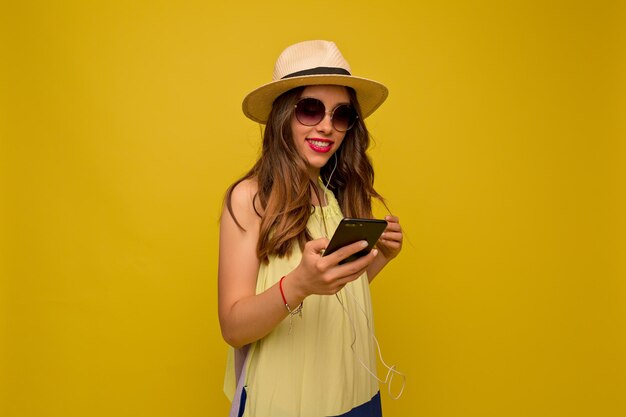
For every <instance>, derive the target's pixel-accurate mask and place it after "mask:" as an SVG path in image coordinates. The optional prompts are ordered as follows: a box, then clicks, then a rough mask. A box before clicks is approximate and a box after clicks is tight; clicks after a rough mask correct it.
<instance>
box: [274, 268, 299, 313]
mask: <svg viewBox="0 0 626 417" xmlns="http://www.w3.org/2000/svg"><path fill="white" fill-rule="evenodd" d="M285 277H286V275H283V277H282V278H281V279H280V281H278V287H279V288H280V296H281V297H283V303H284V304H285V307H286V308H287V311H288V312H289V314H290V315H292V316H293V315H295V314H298V313H299V314H300V317H302V303H300V305H299V306H298V307H296V308H295V309H294V310H292V309H291V307H289V303H288V302H287V298H286V297H285V292H284V291H283V280H284V279H285Z"/></svg>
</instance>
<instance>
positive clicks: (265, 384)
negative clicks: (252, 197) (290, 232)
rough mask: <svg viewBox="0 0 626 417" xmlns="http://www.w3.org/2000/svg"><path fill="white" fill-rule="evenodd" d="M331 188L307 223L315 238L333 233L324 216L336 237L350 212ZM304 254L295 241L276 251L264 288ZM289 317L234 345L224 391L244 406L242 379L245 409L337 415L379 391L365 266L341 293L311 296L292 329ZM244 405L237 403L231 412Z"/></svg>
mask: <svg viewBox="0 0 626 417" xmlns="http://www.w3.org/2000/svg"><path fill="white" fill-rule="evenodd" d="M325 193H326V198H327V201H328V205H327V206H326V207H323V208H320V207H315V208H314V210H313V212H312V214H311V217H310V218H309V221H308V224H307V228H308V230H309V232H310V233H311V235H312V237H313V238H314V239H317V238H320V237H325V236H326V231H325V228H324V221H325V222H326V228H327V229H328V234H329V235H328V236H326V237H328V238H330V237H331V236H332V234H333V233H334V231H335V229H336V228H337V225H338V224H339V222H340V221H341V219H342V218H343V214H342V213H341V209H340V208H339V204H338V203H337V200H336V199H335V197H334V195H333V193H332V192H331V191H329V190H325ZM301 256H302V253H301V251H300V248H298V247H296V248H295V249H294V250H293V252H292V253H291V255H290V256H288V257H284V258H278V257H270V259H269V263H267V264H265V263H262V264H261V266H260V268H259V273H258V276H257V285H256V292H257V294H258V293H261V292H263V291H265V290H266V289H267V288H269V287H271V286H272V285H274V284H276V283H277V282H278V281H279V280H280V278H281V277H283V276H284V275H286V274H288V273H289V272H291V271H292V270H293V269H294V268H296V266H298V264H299V263H300V258H301ZM279 301H281V300H279ZM342 304H343V306H342ZM289 320H290V317H289V316H287V317H286V318H285V319H284V320H283V321H282V322H281V323H280V324H279V325H278V326H276V328H274V330H273V331H272V332H271V333H270V334H268V335H267V336H265V337H264V338H262V339H260V340H258V341H256V342H254V343H252V344H250V345H248V346H245V347H244V348H241V349H233V348H232V347H230V348H229V355H228V363H227V368H226V377H225V381H224V391H225V393H226V395H227V396H228V398H229V399H230V400H231V401H233V406H235V405H236V403H237V407H234V408H237V410H238V403H239V402H240V401H241V389H242V387H243V389H244V390H245V412H244V413H243V416H252V417H295V416H301V417H320V416H334V415H340V414H343V413H346V412H348V411H349V410H351V409H352V408H354V407H356V406H359V405H361V404H364V403H366V402H368V401H369V400H370V399H372V397H373V396H374V395H376V393H377V392H378V383H377V381H376V380H375V379H374V377H373V376H372V375H370V373H369V372H368V370H367V369H366V367H367V368H369V370H370V371H371V372H373V373H374V374H376V352H375V346H374V342H373V339H372V333H373V331H374V329H373V326H374V323H373V317H372V305H371V297H370V288H369V282H368V279H367V275H366V274H363V275H361V276H360V277H359V278H358V279H357V280H355V281H353V282H351V283H349V284H348V285H346V286H345V287H344V288H343V289H342V290H341V291H340V292H339V293H338V294H337V295H336V296H335V295H332V296H328V295H311V296H309V297H307V298H306V299H305V300H304V304H303V310H302V317H301V318H300V317H299V316H293V317H292V320H293V327H292V330H291V333H289ZM370 329H371V331H370ZM237 388H239V389H238V390H237ZM238 413H239V411H232V410H231V415H232V416H237V415H238Z"/></svg>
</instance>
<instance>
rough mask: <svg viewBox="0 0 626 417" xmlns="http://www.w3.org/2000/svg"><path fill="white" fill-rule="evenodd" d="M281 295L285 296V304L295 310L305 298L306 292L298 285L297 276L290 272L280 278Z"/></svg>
mask: <svg viewBox="0 0 626 417" xmlns="http://www.w3.org/2000/svg"><path fill="white" fill-rule="evenodd" d="M281 291H282V294H283V295H284V296H285V299H286V301H287V304H289V306H290V307H291V308H295V307H296V306H298V305H299V304H301V303H302V301H304V299H305V298H306V297H307V294H306V292H305V291H304V289H303V288H302V286H301V285H300V280H299V278H298V274H297V273H295V271H292V272H290V273H288V274H287V275H285V276H284V277H283V278H282V288H281Z"/></svg>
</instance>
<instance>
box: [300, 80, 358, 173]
mask: <svg viewBox="0 0 626 417" xmlns="http://www.w3.org/2000/svg"><path fill="white" fill-rule="evenodd" d="M305 97H311V98H316V99H318V100H320V101H321V102H322V103H324V106H325V107H326V111H327V113H326V115H325V116H324V118H323V119H322V121H321V122H319V123H318V124H316V125H315V126H305V125H303V124H302V123H300V122H299V121H298V119H296V117H295V115H293V116H292V118H291V132H292V134H293V140H294V142H295V145H296V148H297V149H298V152H299V153H300V155H302V156H303V157H304V158H305V159H306V160H307V162H308V165H309V174H310V175H311V179H313V180H316V179H317V177H318V176H319V174H320V170H321V169H322V167H323V166H324V165H326V163H327V162H328V160H329V159H330V158H331V157H332V156H333V154H334V153H335V152H337V149H339V146H341V143H342V142H343V139H344V137H345V136H346V132H340V131H338V130H337V129H335V128H334V127H333V125H332V123H331V119H330V112H331V111H332V110H333V109H334V108H335V107H337V106H338V105H340V104H350V96H349V95H348V91H347V90H346V88H345V87H342V86H336V85H313V86H308V87H306V88H305V89H304V90H302V94H301V96H300V98H301V99H302V98H305Z"/></svg>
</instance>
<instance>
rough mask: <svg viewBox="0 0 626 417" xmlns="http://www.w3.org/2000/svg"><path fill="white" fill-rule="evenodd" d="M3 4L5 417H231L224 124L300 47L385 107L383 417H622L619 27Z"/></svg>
mask: <svg viewBox="0 0 626 417" xmlns="http://www.w3.org/2000/svg"><path fill="white" fill-rule="evenodd" d="M8 3H9V2H6V3H3V5H2V6H1V10H0V33H1V35H2V36H1V42H2V43H1V44H0V48H1V49H0V53H1V55H0V99H1V101H0V103H1V104H0V106H1V107H0V186H1V187H2V188H1V194H0V210H1V211H0V215H1V217H0V219H1V222H0V274H1V280H0V415H1V416H7V417H23V416H46V417H48V416H50V417H52V416H63V417H74V416H90V417H97V416H118V417H121V416H133V417H136V416H155V417H156V416H217V415H225V413H226V411H227V408H228V403H227V401H226V399H225V397H224V395H223V394H222V377H223V372H224V364H225V359H226V345H225V343H224V342H223V341H222V339H221V336H220V332H219V326H218V321H217V314H216V313H217V309H216V270H217V265H216V261H217V241H218V217H219V212H220V207H221V199H222V196H223V192H224V191H225V189H226V187H227V186H228V185H229V184H230V183H231V182H232V181H234V180H235V179H236V178H237V177H238V176H240V175H241V174H242V173H243V172H244V171H245V170H247V169H248V168H249V167H250V166H251V164H252V163H253V161H254V160H255V158H256V156H257V153H258V149H259V144H260V138H259V134H260V129H259V127H258V125H255V124H254V123H252V122H250V121H249V120H247V119H245V117H244V116H243V114H242V112H241V108H240V106H241V100H242V98H243V96H244V95H245V94H246V93H247V92H248V91H249V90H251V89H253V88H255V87H257V86H258V85H260V84H262V83H265V82H267V81H269V79H270V77H271V72H272V67H273V64H274V61H275V59H276V57H277V55H278V54H279V53H280V51H281V50H282V49H283V48H284V47H286V46H287V45H289V44H291V43H294V42H297V41H300V40H305V39H315V38H321V39H331V40H334V41H335V42H336V43H337V44H338V45H339V47H340V48H341V50H342V51H343V53H344V55H345V56H346V58H347V59H348V60H349V62H350V63H351V65H352V68H353V72H354V73H355V74H357V75H363V76H366V77H370V78H373V79H376V80H380V81H382V82H384V83H386V84H387V85H388V87H389V89H390V92H391V93H390V96H389V99H388V101H387V102H386V103H385V104H384V105H383V106H382V107H381V108H380V109H379V111H378V112H377V113H376V114H375V115H374V116H372V117H371V118H370V119H368V124H369V127H370V129H371V131H372V133H373V135H374V138H375V140H376V144H375V146H374V148H373V149H372V152H371V154H372V157H373V159H374V165H375V169H376V186H377V188H378V190H379V191H380V192H381V193H382V194H383V195H385V196H386V197H387V198H388V200H389V203H390V206H391V208H392V210H393V212H394V213H395V214H397V215H398V216H400V218H401V221H402V224H403V225H404V229H405V232H406V235H407V240H406V244H405V248H404V251H403V253H402V255H401V257H400V258H398V260H397V261H396V262H394V263H393V264H392V265H391V266H390V267H389V268H388V269H387V270H385V271H384V273H383V274H381V276H379V277H378V278H377V279H376V281H375V282H374V284H373V297H374V303H375V313H376V328H377V334H378V338H379V339H380V341H381V343H382V347H383V353H384V356H385V359H386V360H387V361H388V362H389V363H393V364H397V365H398V367H399V369H401V370H402V371H403V372H405V373H406V374H407V386H406V390H405V393H404V396H403V397H402V398H401V399H400V400H399V401H392V400H390V399H389V396H388V395H387V394H385V393H384V392H383V402H384V404H383V407H384V410H385V413H386V416H392V417H393V416H428V417H435V416H437V417H439V416H440V417H449V416H450V417H451V416H550V417H553V416H568V417H569V416H581V417H582V416H603V417H609V416H623V415H626V334H625V333H626V283H625V279H626V265H625V263H626V262H625V258H626V242H625V236H626V222H625V217H624V213H625V212H626V198H625V190H626V170H625V166H626V158H625V156H626V145H625V140H626V139H625V138H626V124H625V119H626V118H625V116H624V115H625V114H626V113H625V112H626V104H625V101H626V79H625V74H626V65H625V57H626V33H625V27H626V18H625V13H624V3H623V2H621V1H614V2H609V1H597V2H587V1H555V2H548V1H543V0H537V1H456V2H437V1H403V2H401V1H368V0H359V1H340V0H336V1H334V2H332V1H331V2H329V1H319V2H304V1H300V2H299V1H293V0H290V1H271V2H270V1H267V2H256V1H255V2H246V1H237V2H210V1H195V2H189V1H169V2H166V1H144V2H126V1H123V2H108V1H107V2H105V1H97V2H95V1H94V2H81V1H76V2H70V1H58V2H43V1H40V2H37V1H24V2H11V3H14V4H12V5H11V6H8ZM381 213H382V212H381ZM320 383H323V381H320Z"/></svg>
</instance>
